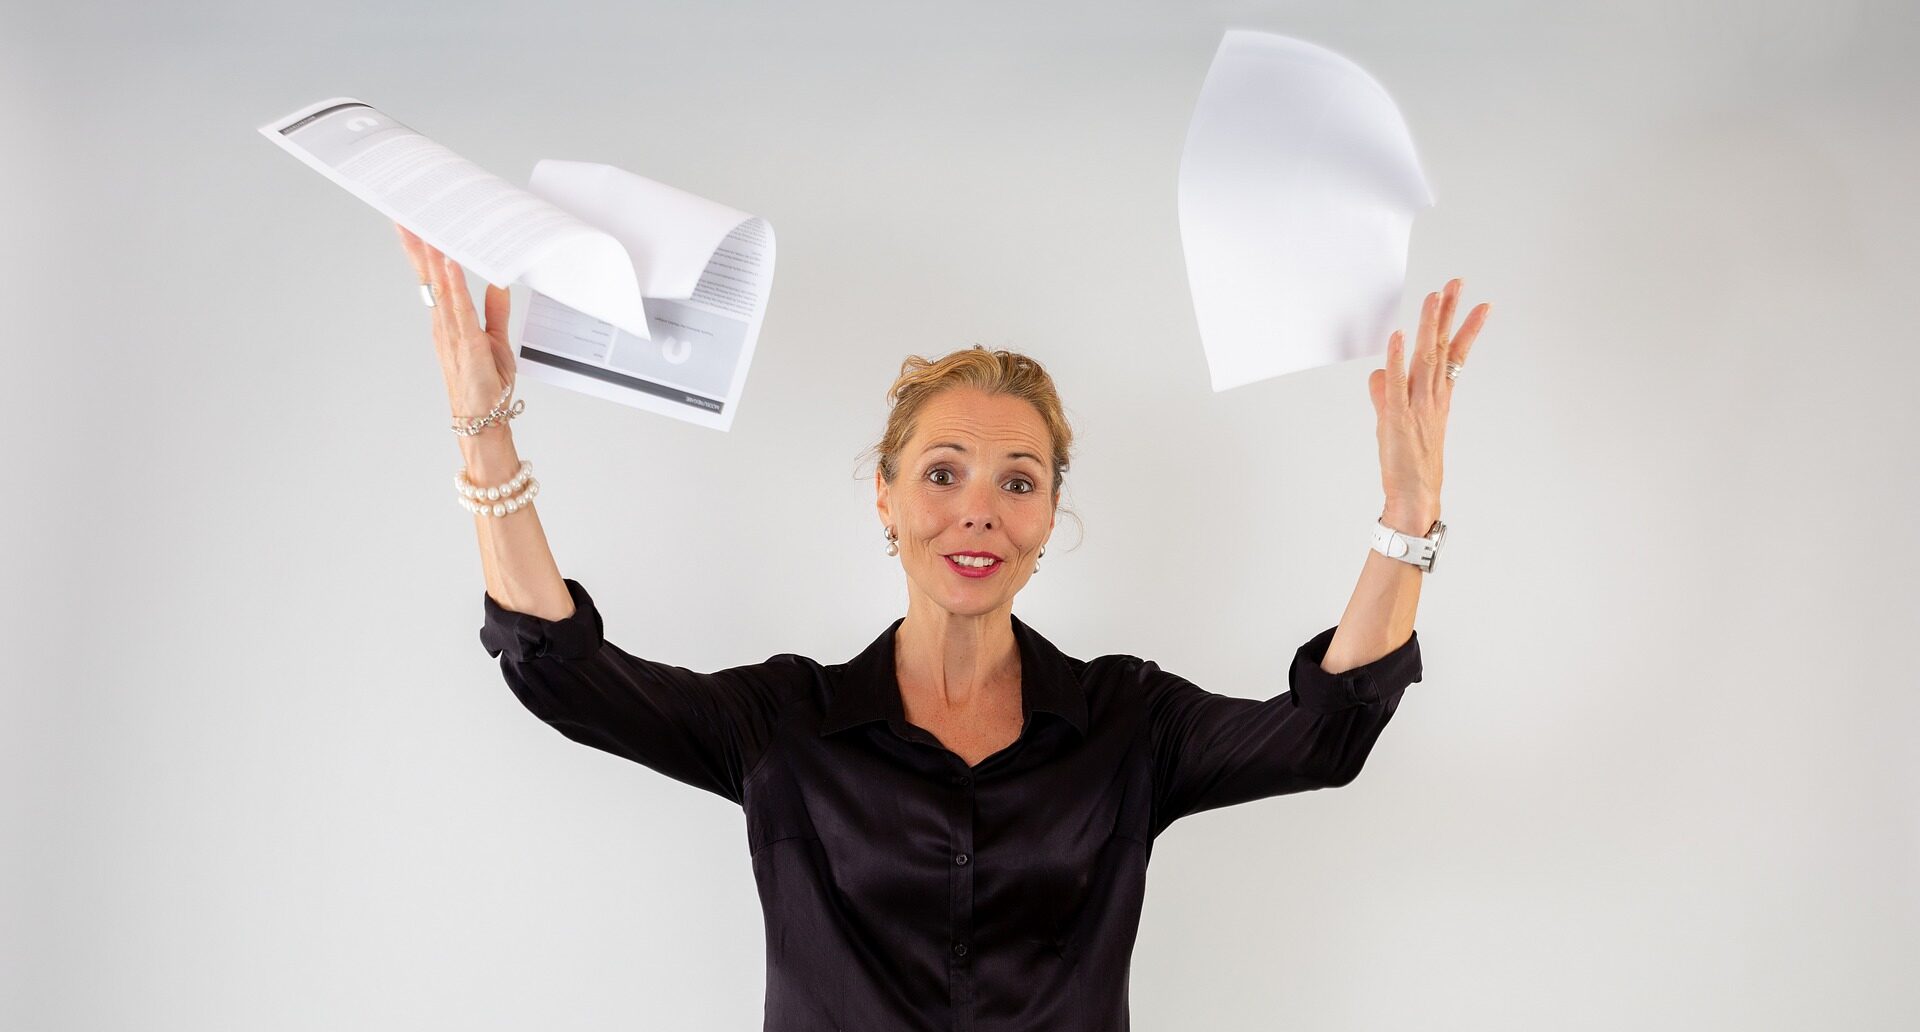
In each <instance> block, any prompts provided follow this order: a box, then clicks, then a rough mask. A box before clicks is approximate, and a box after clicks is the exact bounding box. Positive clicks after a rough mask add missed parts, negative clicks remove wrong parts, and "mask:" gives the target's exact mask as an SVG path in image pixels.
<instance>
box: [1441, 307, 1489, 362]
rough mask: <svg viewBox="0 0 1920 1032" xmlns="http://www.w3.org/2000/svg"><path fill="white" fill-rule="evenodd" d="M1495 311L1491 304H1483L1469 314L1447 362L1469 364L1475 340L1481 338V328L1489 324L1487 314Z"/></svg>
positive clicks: (1454, 341) (1454, 337)
mask: <svg viewBox="0 0 1920 1032" xmlns="http://www.w3.org/2000/svg"><path fill="white" fill-rule="evenodd" d="M1492 310H1493V304H1492V303H1491V302H1484V301H1483V302H1481V303H1480V304H1479V305H1477V306H1476V307H1475V308H1474V310H1473V311H1471V312H1468V313H1467V318H1466V321H1464V322H1462V323H1461V324H1460V332H1459V333H1456V334H1454V336H1453V344H1452V345H1451V347H1450V349H1449V351H1448V355H1447V361H1449V362H1458V363H1460V364H1461V365H1466V364H1467V352H1469V351H1471V350H1473V341H1474V338H1476V337H1478V336H1480V327H1482V326H1485V325H1486V324H1487V313H1488V312H1491V311H1492Z"/></svg>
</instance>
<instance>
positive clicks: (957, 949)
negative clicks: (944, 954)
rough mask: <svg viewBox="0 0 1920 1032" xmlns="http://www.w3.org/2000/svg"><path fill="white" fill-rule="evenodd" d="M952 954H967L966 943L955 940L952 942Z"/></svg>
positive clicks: (962, 955)
mask: <svg viewBox="0 0 1920 1032" xmlns="http://www.w3.org/2000/svg"><path fill="white" fill-rule="evenodd" d="M953 955H954V956H956V957H964V956H966V955H967V944H966V943H964V942H956V943H954V944H953Z"/></svg>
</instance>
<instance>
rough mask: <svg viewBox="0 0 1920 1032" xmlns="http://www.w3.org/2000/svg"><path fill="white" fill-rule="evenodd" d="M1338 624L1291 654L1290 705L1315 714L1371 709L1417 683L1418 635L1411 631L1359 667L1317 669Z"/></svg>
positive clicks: (1418, 670)
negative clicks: (1336, 670)
mask: <svg viewBox="0 0 1920 1032" xmlns="http://www.w3.org/2000/svg"><path fill="white" fill-rule="evenodd" d="M1339 629H1340V625H1339V624H1335V625H1333V626H1332V627H1329V628H1327V629H1326V630H1324V631H1321V632H1320V633H1319V634H1316V635H1314V636H1313V637H1311V638H1309V639H1307V642H1306V644H1304V645H1302V646H1300V648H1299V649H1298V650H1297V651H1295V652H1294V654H1293V667H1292V669H1291V670H1289V671H1288V673H1287V678H1288V681H1289V683H1290V685H1291V687H1292V691H1293V702H1294V705H1296V706H1299V707H1300V708H1301V709H1304V710H1312V711H1314V712H1318V713H1332V712H1335V711H1338V710H1343V709H1351V708H1353V707H1355V706H1371V705H1374V704H1376V703H1379V702H1383V701H1385V700H1387V699H1390V698H1392V697H1394V696H1395V695H1398V694H1399V693H1400V692H1401V691H1403V690H1404V689H1405V688H1406V687H1407V685H1409V684H1412V683H1413V682H1415V681H1418V680H1420V674H1421V670H1420V632H1418V631H1414V632H1413V633H1412V634H1410V635H1408V637H1407V640H1406V642H1405V643H1404V644H1402V645H1401V646H1400V647H1399V648H1397V649H1394V650H1393V651H1392V652H1389V653H1387V654H1386V655H1384V656H1381V657H1380V658H1379V659H1376V660H1374V661H1373V662H1371V663H1367V664H1365V665H1363V666H1357V667H1354V668H1353V669H1352V670H1344V671H1341V672H1340V673H1337V674H1330V673H1328V672H1327V671H1326V670H1325V669H1323V668H1322V667H1321V666H1320V661H1321V660H1322V659H1325V658H1326V656H1327V646H1329V645H1331V644H1333V632H1335V631H1337V630H1339Z"/></svg>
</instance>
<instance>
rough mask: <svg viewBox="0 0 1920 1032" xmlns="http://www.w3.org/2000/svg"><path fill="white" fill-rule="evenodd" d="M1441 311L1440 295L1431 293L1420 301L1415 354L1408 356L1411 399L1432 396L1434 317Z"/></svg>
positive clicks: (1414, 346) (1408, 383)
mask: <svg viewBox="0 0 1920 1032" xmlns="http://www.w3.org/2000/svg"><path fill="white" fill-rule="evenodd" d="M1439 312H1440V295H1439V294H1437V293H1430V294H1428V295H1427V298H1426V300H1425V301H1422V302H1421V303H1420V325H1419V328H1418V330H1417V331H1416V333H1415V335H1414V339H1413V354H1411V355H1409V356H1407V397H1408V398H1409V399H1413V398H1420V397H1427V396H1431V395H1432V393H1433V383H1432V380H1433V338H1434V328H1433V324H1434V319H1435V318H1436V317H1437V316H1438V315H1439Z"/></svg>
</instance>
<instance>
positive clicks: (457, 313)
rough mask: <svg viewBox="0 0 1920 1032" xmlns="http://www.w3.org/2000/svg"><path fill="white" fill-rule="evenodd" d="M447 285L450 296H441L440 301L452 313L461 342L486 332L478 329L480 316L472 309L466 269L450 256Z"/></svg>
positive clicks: (455, 329)
mask: <svg viewBox="0 0 1920 1032" xmlns="http://www.w3.org/2000/svg"><path fill="white" fill-rule="evenodd" d="M446 266H447V285H448V289H449V290H450V291H451V292H452V295H453V296H452V297H443V298H441V299H440V303H441V304H443V305H445V306H446V307H447V309H448V310H449V311H451V312H452V313H453V328H454V332H456V333H458V334H459V335H460V336H459V338H458V339H459V340H460V341H462V342H467V341H471V340H472V339H474V338H476V337H484V336H485V335H486V334H485V332H484V331H483V330H481V329H480V318H479V317H478V316H477V315H475V314H474V311H473V294H472V293H471V292H470V291H468V290H467V270H465V269H462V268H461V267H460V263H459V262H456V261H454V260H453V259H451V258H448V259H447V260H446Z"/></svg>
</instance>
